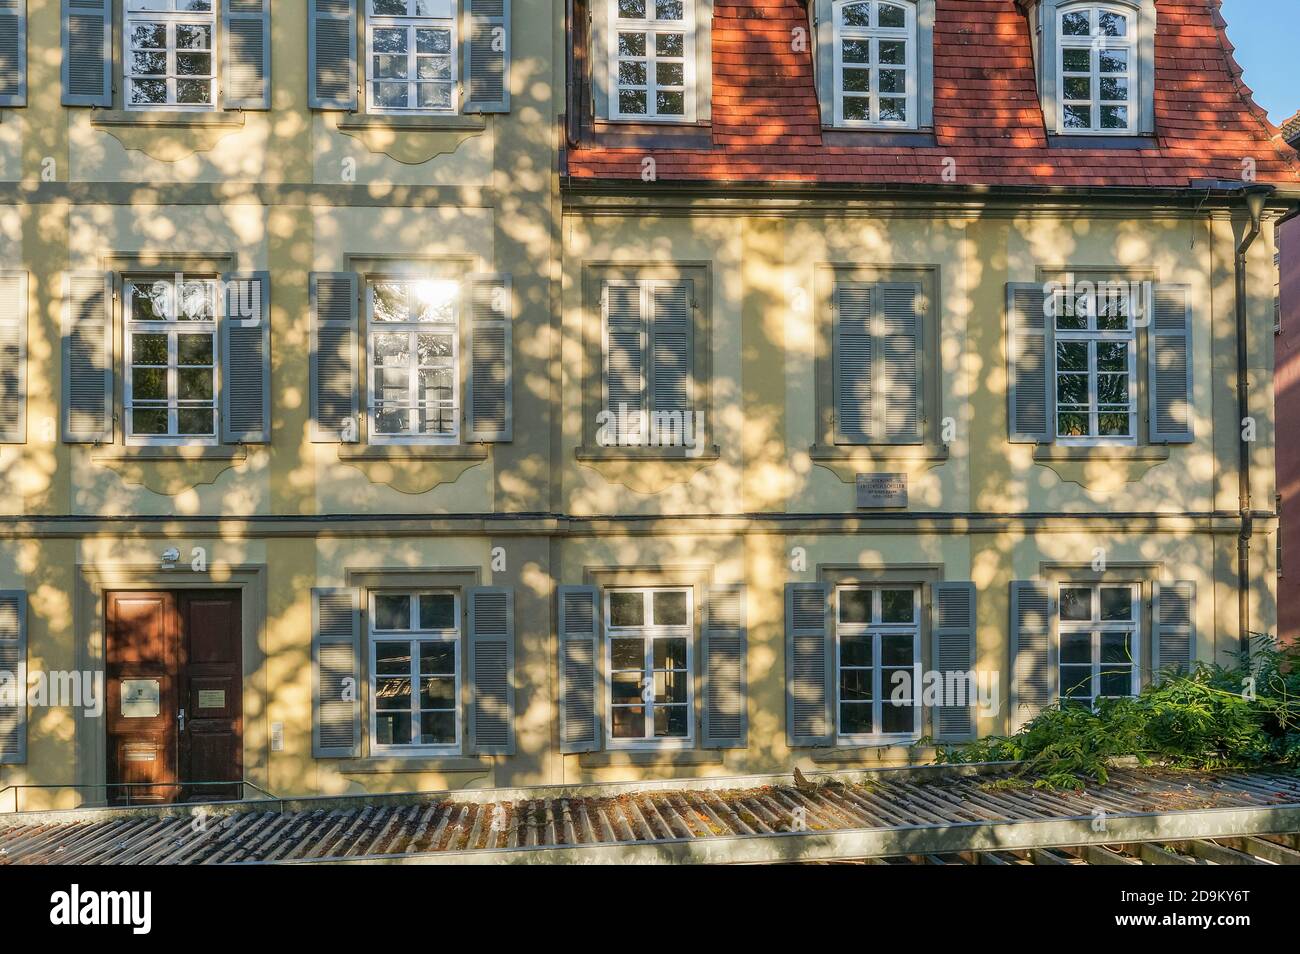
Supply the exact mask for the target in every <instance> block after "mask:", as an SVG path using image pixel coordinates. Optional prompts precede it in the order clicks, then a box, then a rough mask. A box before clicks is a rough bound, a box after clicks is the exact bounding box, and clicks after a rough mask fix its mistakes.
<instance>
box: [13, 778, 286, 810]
mask: <svg viewBox="0 0 1300 954" xmlns="http://www.w3.org/2000/svg"><path fill="white" fill-rule="evenodd" d="M235 785H238V786H241V793H242V789H243V788H250V789H252V790H253V791H254V792H256V793H257V794H259V795H261V796H263V797H262V798H260V799H252V798H234V799H224V800H221V801H214V802H185V803H183V804H186V805H219V804H223V803H226V802H248V801H271V802H278V803H279V804H280V810H281V811H283V810H284V799H283V798H281V797H280V796H279V795H276V794H275V793H274V792H269V791H267V790H266V789H264V788H262V787H261V786H260V785H257V784H256V783H254V782H250V781H249V780H248V779H232V780H230V781H222V782H80V783H64V784H47V785H40V784H34V783H29V784H15V785H6V786H5V787H4V788H0V799H2V798H3V797H4V795H5V793H6V792H11V791H12V792H13V805H14V807H13V810H14V812H15V813H17V812H19V810H20V808H19V802H18V799H19V796H20V795H21V794H22V792H23V791H24V790H26V789H36V790H41V791H56V790H59V789H70V790H73V791H77V792H80V791H81V790H83V789H101V788H102V789H104V794H105V799H104V801H105V805H107V804H108V799H107V795H108V791H109V789H122V788H124V789H126V790H127V791H126V804H125V805H123V806H119V807H124V808H131V807H135V808H138V807H141V806H142V805H145V804H152V803H145V802H135V803H134V804H133V803H132V802H131V790H132V789H135V788H202V787H204V786H207V787H212V786H223V787H232V786H235ZM85 807H86V799H85V798H84V797H83V798H82V800H81V804H80V805H78V806H77V808H85Z"/></svg>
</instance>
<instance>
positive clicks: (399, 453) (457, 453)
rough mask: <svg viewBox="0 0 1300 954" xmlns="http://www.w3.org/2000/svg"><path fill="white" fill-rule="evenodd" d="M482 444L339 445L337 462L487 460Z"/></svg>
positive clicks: (484, 446) (486, 452)
mask: <svg viewBox="0 0 1300 954" xmlns="http://www.w3.org/2000/svg"><path fill="white" fill-rule="evenodd" d="M487 457H488V451H487V447H486V445H483V444H340V445H339V460H487Z"/></svg>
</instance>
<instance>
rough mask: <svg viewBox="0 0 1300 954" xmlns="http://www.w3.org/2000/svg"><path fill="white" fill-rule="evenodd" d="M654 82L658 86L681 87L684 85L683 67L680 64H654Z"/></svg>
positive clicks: (661, 62) (684, 74) (684, 73)
mask: <svg viewBox="0 0 1300 954" xmlns="http://www.w3.org/2000/svg"><path fill="white" fill-rule="evenodd" d="M655 82H656V83H658V84H659V85H660V86H683V85H685V83H686V72H685V66H684V65H683V64H681V63H665V62H663V61H660V62H658V63H656V64H655Z"/></svg>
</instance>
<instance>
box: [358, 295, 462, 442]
mask: <svg viewBox="0 0 1300 954" xmlns="http://www.w3.org/2000/svg"><path fill="white" fill-rule="evenodd" d="M459 311H460V283H459V282H456V281H452V280H449V279H439V278H407V277H393V278H372V279H370V280H368V281H367V283H366V329H367V330H366V357H367V369H368V370H367V386H366V415H367V427H368V432H369V435H370V441H371V443H375V444H455V443H457V442H458V441H459V440H460V321H459Z"/></svg>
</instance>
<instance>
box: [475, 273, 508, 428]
mask: <svg viewBox="0 0 1300 954" xmlns="http://www.w3.org/2000/svg"><path fill="white" fill-rule="evenodd" d="M467 285H468V290H469V294H468V298H469V309H468V310H469V334H470V368H469V395H468V399H467V400H466V402H465V404H466V411H467V413H466V419H467V420H468V422H469V439H470V440H471V441H508V440H510V439H511V438H512V437H513V435H514V382H513V381H512V374H511V368H512V366H513V349H514V340H513V324H514V303H513V298H512V295H511V286H510V276H508V275H471V276H469V278H468V280H467Z"/></svg>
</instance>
